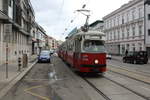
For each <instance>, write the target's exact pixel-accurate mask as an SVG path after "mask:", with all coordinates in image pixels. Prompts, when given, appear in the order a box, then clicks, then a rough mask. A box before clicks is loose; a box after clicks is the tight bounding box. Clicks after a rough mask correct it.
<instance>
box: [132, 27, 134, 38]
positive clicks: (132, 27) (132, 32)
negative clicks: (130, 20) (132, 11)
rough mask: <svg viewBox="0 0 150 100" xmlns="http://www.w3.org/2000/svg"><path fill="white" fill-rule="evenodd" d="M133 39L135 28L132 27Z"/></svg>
mask: <svg viewBox="0 0 150 100" xmlns="http://www.w3.org/2000/svg"><path fill="white" fill-rule="evenodd" d="M132 33H133V38H134V36H135V27H132Z"/></svg>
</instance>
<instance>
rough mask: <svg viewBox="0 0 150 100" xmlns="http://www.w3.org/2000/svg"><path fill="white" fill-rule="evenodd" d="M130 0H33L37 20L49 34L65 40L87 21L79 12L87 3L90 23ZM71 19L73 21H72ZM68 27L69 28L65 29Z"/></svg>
mask: <svg viewBox="0 0 150 100" xmlns="http://www.w3.org/2000/svg"><path fill="white" fill-rule="evenodd" d="M128 1H129V0H31V3H32V5H33V8H34V10H35V17H36V21H37V23H38V24H39V25H41V26H42V27H43V28H44V29H45V30H46V32H47V34H48V35H49V36H52V37H54V38H55V39H57V40H64V38H65V37H66V36H67V34H68V33H69V32H70V31H71V30H72V29H73V28H75V27H76V26H77V27H80V26H81V25H83V24H84V23H85V20H86V17H85V16H84V15H82V14H80V13H78V12H75V11H76V10H77V9H81V8H82V6H83V5H84V4H86V8H85V9H89V10H91V13H90V14H91V16H90V20H89V23H92V22H94V21H96V20H101V19H102V18H103V17H104V16H105V15H107V14H109V13H111V12H112V11H114V10H116V9H117V8H119V7H120V6H121V5H123V4H125V3H127V2H128ZM71 20H73V22H72V23H71ZM65 29H67V30H65Z"/></svg>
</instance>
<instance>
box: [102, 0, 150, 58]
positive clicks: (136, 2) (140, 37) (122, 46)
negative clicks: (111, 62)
mask: <svg viewBox="0 0 150 100" xmlns="http://www.w3.org/2000/svg"><path fill="white" fill-rule="evenodd" d="M146 1H147V0H132V1H129V2H128V3H127V4H124V5H122V6H121V7H120V8H118V9H117V10H115V11H113V12H112V13H110V14H108V15H106V16H105V17H103V21H104V32H105V33H106V45H107V46H106V47H107V50H108V52H110V53H112V54H121V55H122V54H124V53H125V50H128V51H139V50H147V51H148V52H150V49H149V47H150V45H149V44H150V34H149V33H150V31H149V29H150V25H149V19H148V18H147V17H149V14H150V6H149V4H148V2H149V0H148V2H146Z"/></svg>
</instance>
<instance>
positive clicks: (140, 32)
mask: <svg viewBox="0 0 150 100" xmlns="http://www.w3.org/2000/svg"><path fill="white" fill-rule="evenodd" d="M141 35H142V25H140V26H139V36H141Z"/></svg>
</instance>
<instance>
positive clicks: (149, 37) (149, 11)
mask: <svg viewBox="0 0 150 100" xmlns="http://www.w3.org/2000/svg"><path fill="white" fill-rule="evenodd" d="M145 9H146V15H145V19H146V31H145V32H146V34H145V35H146V41H145V42H146V46H148V47H150V35H148V34H149V33H148V30H150V20H148V14H150V6H149V5H146V7H145Z"/></svg>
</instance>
